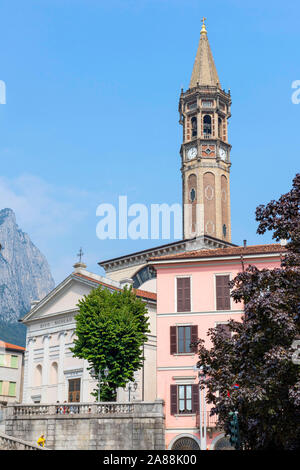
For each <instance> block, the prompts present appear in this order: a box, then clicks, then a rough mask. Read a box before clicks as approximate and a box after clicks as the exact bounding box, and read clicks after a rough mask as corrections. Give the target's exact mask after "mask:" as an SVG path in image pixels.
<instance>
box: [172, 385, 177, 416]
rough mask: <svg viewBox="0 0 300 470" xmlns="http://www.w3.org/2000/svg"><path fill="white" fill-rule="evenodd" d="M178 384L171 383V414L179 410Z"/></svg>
mask: <svg viewBox="0 0 300 470" xmlns="http://www.w3.org/2000/svg"><path fill="white" fill-rule="evenodd" d="M177 395H178V392H177V385H170V402H171V415H176V413H177V412H178V411H177Z"/></svg>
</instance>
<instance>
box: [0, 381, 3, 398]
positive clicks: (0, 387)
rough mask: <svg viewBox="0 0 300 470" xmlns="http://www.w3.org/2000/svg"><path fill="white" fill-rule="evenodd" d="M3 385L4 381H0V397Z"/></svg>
mask: <svg viewBox="0 0 300 470" xmlns="http://www.w3.org/2000/svg"><path fill="white" fill-rule="evenodd" d="M2 384H3V382H2V380H0V395H2Z"/></svg>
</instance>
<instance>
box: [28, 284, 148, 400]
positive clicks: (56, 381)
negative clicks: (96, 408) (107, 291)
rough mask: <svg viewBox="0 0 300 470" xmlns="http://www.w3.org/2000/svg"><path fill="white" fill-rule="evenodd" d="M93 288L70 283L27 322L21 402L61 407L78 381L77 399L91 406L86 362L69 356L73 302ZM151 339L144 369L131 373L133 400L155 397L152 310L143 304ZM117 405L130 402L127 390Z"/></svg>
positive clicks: (91, 384)
mask: <svg viewBox="0 0 300 470" xmlns="http://www.w3.org/2000/svg"><path fill="white" fill-rule="evenodd" d="M91 289H92V287H90V286H89V285H80V284H79V282H73V283H72V284H71V285H70V286H68V288H66V289H65V290H63V291H62V292H60V293H58V294H57V295H55V296H54V297H53V298H52V299H51V300H50V301H49V302H47V304H45V305H44V306H42V307H41V308H40V310H39V311H38V313H37V315H36V316H35V317H34V318H33V319H31V320H30V321H28V322H27V325H26V326H27V347H26V353H25V372H24V398H23V402H24V403H34V402H35V403H39V402H40V403H55V402H56V401H59V402H60V403H62V402H64V401H68V383H69V382H68V381H69V380H70V379H76V378H80V380H81V383H80V400H81V401H84V402H93V401H95V398H94V397H93V396H91V392H92V391H93V390H94V389H95V388H96V385H97V384H96V381H95V380H94V379H93V378H92V377H91V376H90V373H89V370H88V367H89V364H88V362H87V361H85V360H82V359H78V358H75V357H73V354H72V352H71V351H70V348H72V346H73V343H74V331H75V327H76V322H75V318H74V317H75V315H76V313H77V307H76V305H77V303H78V300H79V299H80V298H82V297H83V295H86V294H88V293H89V292H90V291H91ZM147 308H148V312H149V322H150V334H149V335H148V342H147V343H146V344H145V349H144V353H145V362H144V369H142V370H139V371H137V372H136V373H135V381H136V382H137V384H138V388H137V390H136V391H135V392H133V393H131V399H135V400H142V399H147V400H150V401H152V400H155V398H156V378H155V370H156V306H155V305H152V304H149V305H148V304H147ZM117 397H118V400H120V401H126V400H128V399H129V392H128V387H127V388H126V389H125V390H124V389H119V390H118V395H117Z"/></svg>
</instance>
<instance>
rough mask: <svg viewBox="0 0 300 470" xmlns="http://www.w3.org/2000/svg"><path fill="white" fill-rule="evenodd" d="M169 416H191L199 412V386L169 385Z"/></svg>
mask: <svg viewBox="0 0 300 470" xmlns="http://www.w3.org/2000/svg"><path fill="white" fill-rule="evenodd" d="M170 394H171V395H170V402H171V414H172V415H175V414H191V413H193V414H194V413H197V412H198V411H199V385H198V384H192V385H171V387H170Z"/></svg>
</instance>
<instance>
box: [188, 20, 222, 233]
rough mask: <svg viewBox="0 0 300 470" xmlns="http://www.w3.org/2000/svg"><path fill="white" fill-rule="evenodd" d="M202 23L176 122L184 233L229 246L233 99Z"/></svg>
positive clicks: (203, 21)
mask: <svg viewBox="0 0 300 470" xmlns="http://www.w3.org/2000/svg"><path fill="white" fill-rule="evenodd" d="M205 19H206V18H203V20H202V23H203V24H202V29H201V33H200V40H199V45H198V50H197V54H196V58H195V62H194V67H193V71H192V76H191V81H190V87H189V89H188V90H187V91H185V92H184V91H183V90H182V91H181V96H180V100H179V114H180V120H179V122H180V124H182V126H183V143H182V146H181V149H180V154H181V160H182V166H181V172H182V188H183V206H184V207H183V233H184V238H185V239H189V238H193V237H198V236H203V235H204V236H205V235H208V236H211V237H214V238H218V239H220V240H223V241H225V242H230V241H231V223H230V185H229V173H230V166H231V163H230V150H231V145H230V144H229V143H228V132H227V121H228V119H229V118H230V116H231V112H230V106H231V96H230V91H229V92H225V90H222V89H221V85H220V80H219V77H218V73H217V69H216V66H215V62H214V59H213V55H212V52H211V49H210V45H209V42H208V37H207V31H206V25H205Z"/></svg>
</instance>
